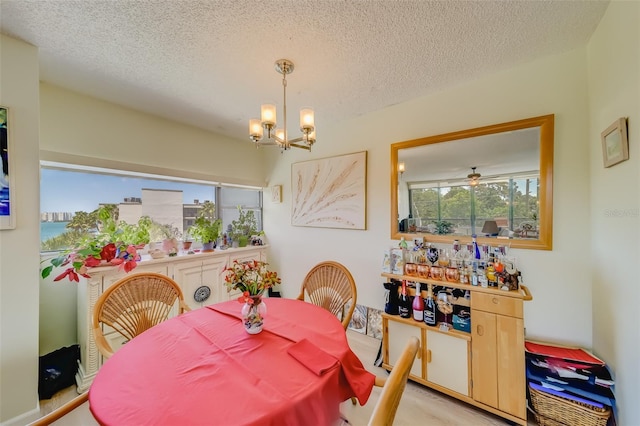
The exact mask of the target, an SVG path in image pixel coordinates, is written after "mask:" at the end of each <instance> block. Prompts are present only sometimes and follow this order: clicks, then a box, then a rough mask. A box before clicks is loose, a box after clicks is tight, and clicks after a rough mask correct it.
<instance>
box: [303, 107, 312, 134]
mask: <svg viewBox="0 0 640 426" xmlns="http://www.w3.org/2000/svg"><path fill="white" fill-rule="evenodd" d="M313 128H314V117H313V110H312V109H311V108H303V109H301V110H300V130H302V131H303V132H305V131H311V130H313Z"/></svg>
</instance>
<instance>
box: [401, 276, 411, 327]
mask: <svg viewBox="0 0 640 426" xmlns="http://www.w3.org/2000/svg"><path fill="white" fill-rule="evenodd" d="M398 314H400V318H411V299H409V295H408V294H407V281H406V280H402V290H401V293H400V302H399V303H398Z"/></svg>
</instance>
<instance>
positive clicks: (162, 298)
mask: <svg viewBox="0 0 640 426" xmlns="http://www.w3.org/2000/svg"><path fill="white" fill-rule="evenodd" d="M176 302H178V309H179V312H178V313H179V314H182V313H183V312H185V311H190V310H191V309H190V308H189V306H187V304H186V303H185V301H184V296H183V295H182V290H180V286H179V285H178V284H177V283H176V282H175V281H174V280H172V279H171V278H169V277H167V276H165V275H162V274H157V273H154V272H141V273H137V274H131V275H127V276H125V277H124V278H122V279H120V280H118V281H117V282H115V283H114V284H113V285H112V286H111V287H109V288H108V289H107V290H106V291H105V292H104V293H102V295H101V296H100V297H99V298H98V300H97V302H96V304H95V306H94V308H93V320H92V328H93V336H94V338H95V340H96V346H97V347H98V350H99V351H100V353H102V355H103V356H104V357H105V358H109V357H111V355H113V353H114V350H113V348H112V347H111V345H110V344H109V342H108V341H107V339H106V338H105V336H104V333H103V327H104V326H109V327H111V328H113V329H114V330H115V331H117V332H118V333H120V334H121V335H122V336H123V337H125V338H126V339H128V340H131V339H133V338H134V337H135V336H137V335H138V334H140V333H142V332H143V331H145V330H147V329H149V328H151V327H153V326H154V325H157V324H159V323H161V322H162V321H164V320H166V319H167V318H168V317H169V313H170V312H171V308H172V307H173V306H174V305H175V303H176Z"/></svg>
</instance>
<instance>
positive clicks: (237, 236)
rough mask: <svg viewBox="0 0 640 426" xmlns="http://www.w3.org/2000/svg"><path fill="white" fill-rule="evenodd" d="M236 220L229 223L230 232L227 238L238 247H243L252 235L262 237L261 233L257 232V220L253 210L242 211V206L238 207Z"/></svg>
mask: <svg viewBox="0 0 640 426" xmlns="http://www.w3.org/2000/svg"><path fill="white" fill-rule="evenodd" d="M238 214H239V216H238V219H236V220H233V221H231V232H230V233H229V236H230V237H231V239H232V240H233V241H237V242H238V246H239V247H245V246H246V245H247V244H248V242H249V238H251V237H252V236H253V235H262V231H258V220H257V219H256V215H255V212H254V211H253V210H246V211H245V210H243V209H242V206H238Z"/></svg>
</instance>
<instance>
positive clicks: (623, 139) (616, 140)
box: [601, 117, 629, 167]
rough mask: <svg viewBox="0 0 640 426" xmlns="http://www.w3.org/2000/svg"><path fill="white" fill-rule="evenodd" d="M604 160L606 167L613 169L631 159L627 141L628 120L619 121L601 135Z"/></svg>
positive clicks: (621, 119)
mask: <svg viewBox="0 0 640 426" xmlns="http://www.w3.org/2000/svg"><path fill="white" fill-rule="evenodd" d="M601 136H602V159H603V161H604V166H605V167H611V166H613V165H615V164H618V163H620V162H622V161H624V160H628V159H629V140H628V139H627V119H626V118H624V117H622V118H619V119H617V120H616V121H615V122H614V123H613V124H611V126H609V127H607V129H606V130H605V131H604V132H602V133H601Z"/></svg>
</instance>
